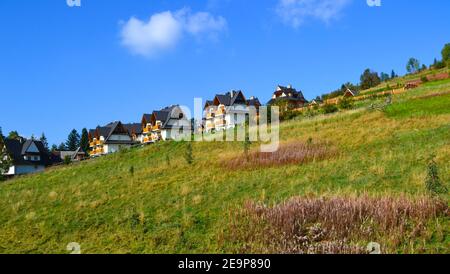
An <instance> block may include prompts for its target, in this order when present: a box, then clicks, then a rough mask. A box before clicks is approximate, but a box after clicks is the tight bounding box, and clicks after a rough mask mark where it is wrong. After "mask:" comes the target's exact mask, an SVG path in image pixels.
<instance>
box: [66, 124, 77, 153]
mask: <svg viewBox="0 0 450 274" xmlns="http://www.w3.org/2000/svg"><path fill="white" fill-rule="evenodd" d="M79 146H80V134H78V132H77V130H76V129H73V130H72V131H71V132H70V134H69V136H68V137H67V141H66V148H67V150H69V151H74V150H77V149H78V147H79Z"/></svg>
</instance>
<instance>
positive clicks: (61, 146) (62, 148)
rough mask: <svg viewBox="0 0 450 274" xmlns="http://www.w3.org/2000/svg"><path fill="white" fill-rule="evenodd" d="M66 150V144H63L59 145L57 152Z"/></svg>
mask: <svg viewBox="0 0 450 274" xmlns="http://www.w3.org/2000/svg"><path fill="white" fill-rule="evenodd" d="M66 149H67V148H66V144H64V143H61V144H59V146H58V151H65V150H66Z"/></svg>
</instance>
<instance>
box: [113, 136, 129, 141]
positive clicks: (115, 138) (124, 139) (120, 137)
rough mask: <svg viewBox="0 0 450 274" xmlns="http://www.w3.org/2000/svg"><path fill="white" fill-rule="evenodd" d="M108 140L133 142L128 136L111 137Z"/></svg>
mask: <svg viewBox="0 0 450 274" xmlns="http://www.w3.org/2000/svg"><path fill="white" fill-rule="evenodd" d="M108 140H110V141H131V137H130V136H128V135H111V136H110V137H109V139H108Z"/></svg>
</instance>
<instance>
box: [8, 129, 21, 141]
mask: <svg viewBox="0 0 450 274" xmlns="http://www.w3.org/2000/svg"><path fill="white" fill-rule="evenodd" d="M19 138H20V135H19V133H18V132H17V131H15V130H14V131H11V132H10V133H9V134H8V139H14V140H18V139H19Z"/></svg>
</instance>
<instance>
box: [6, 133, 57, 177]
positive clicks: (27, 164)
mask: <svg viewBox="0 0 450 274" xmlns="http://www.w3.org/2000/svg"><path fill="white" fill-rule="evenodd" d="M0 149H6V152H7V154H8V156H7V157H9V160H11V161H12V166H11V167H10V168H9V171H8V172H7V173H5V174H3V175H6V176H14V175H23V174H31V173H36V172H42V171H44V170H45V168H46V167H47V166H49V165H50V164H51V162H50V155H49V154H48V153H47V151H46V150H45V147H44V145H43V144H42V142H41V141H36V140H32V139H29V140H27V139H24V138H19V139H8V138H6V139H5V140H4V147H3V148H0ZM1 160H3V159H0V161H1Z"/></svg>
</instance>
